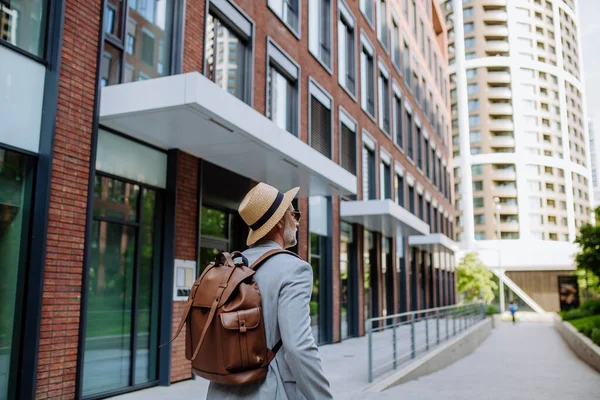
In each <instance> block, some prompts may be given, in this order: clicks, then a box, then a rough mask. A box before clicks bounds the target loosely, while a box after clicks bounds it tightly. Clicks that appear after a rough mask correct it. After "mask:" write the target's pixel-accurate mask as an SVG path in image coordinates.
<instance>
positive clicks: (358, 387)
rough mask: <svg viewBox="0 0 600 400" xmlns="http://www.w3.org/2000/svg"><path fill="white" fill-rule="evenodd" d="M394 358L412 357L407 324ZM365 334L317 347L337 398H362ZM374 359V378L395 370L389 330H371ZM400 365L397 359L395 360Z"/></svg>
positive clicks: (171, 399) (181, 392)
mask: <svg viewBox="0 0 600 400" xmlns="http://www.w3.org/2000/svg"><path fill="white" fill-rule="evenodd" d="M427 329H428V330H429V350H432V349H433V348H435V342H436V341H437V327H436V323H435V320H431V321H429V326H428V327H427ZM425 331H426V326H425V322H423V321H421V322H417V323H415V337H416V342H415V350H416V353H417V358H418V357H420V356H423V355H424V354H425V353H426V341H425ZM446 333H447V334H448V335H450V336H452V335H453V333H454V325H453V321H449V322H448V332H446V320H445V319H443V318H441V319H440V340H441V341H442V343H443V341H444V339H445V335H446ZM457 334H460V321H458V320H457ZM396 335H397V343H398V346H397V358H398V359H401V361H403V362H405V361H409V360H411V341H410V325H404V326H400V327H398V328H397V330H396ZM367 345H368V338H367V336H363V337H360V338H353V339H347V340H344V341H343V342H341V343H336V344H331V345H325V346H321V347H319V354H320V356H321V359H322V360H323V368H324V370H325V375H326V376H327V378H328V379H329V382H330V384H331V391H332V393H333V394H334V396H335V398H336V399H361V398H364V396H365V395H364V394H363V393H362V392H363V390H364V389H365V388H367V387H368V386H369V382H368V375H367V360H368V352H367ZM373 349H374V352H373V363H374V366H375V373H374V378H375V380H378V379H381V378H383V377H385V376H387V375H389V374H391V373H393V372H394V370H393V369H392V364H391V363H392V362H393V361H392V360H393V351H392V332H391V330H389V329H388V330H385V331H383V332H377V333H374V334H373ZM398 365H400V362H399V363H398ZM207 390H208V382H207V381H206V380H204V379H202V378H196V379H195V380H189V381H185V382H180V383H176V384H173V385H171V386H170V387H154V388H151V389H146V390H141V391H137V392H133V393H129V394H126V395H122V396H118V397H114V399H118V400H142V399H143V400H146V399H160V400H181V399H182V398H190V399H191V398H193V399H204V398H205V397H206V392H207Z"/></svg>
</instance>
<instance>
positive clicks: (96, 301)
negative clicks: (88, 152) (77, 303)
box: [82, 175, 163, 397]
mask: <svg viewBox="0 0 600 400" xmlns="http://www.w3.org/2000/svg"><path fill="white" fill-rule="evenodd" d="M162 210H163V193H162V192H161V191H159V190H155V189H152V188H149V187H145V186H143V185H141V184H138V183H133V182H126V181H124V180H121V179H119V178H114V177H109V176H104V175H98V176H96V180H95V187H94V218H93V223H92V237H91V248H90V262H89V282H88V287H87V307H86V311H85V312H86V324H85V325H86V327H85V350H84V357H83V385H82V391H83V396H84V397H90V396H96V395H106V394H110V393H113V392H122V391H127V389H138V388H141V387H145V386H150V385H152V384H155V383H156V381H157V379H158V376H157V373H158V371H157V367H158V358H157V350H158V325H159V303H158V301H159V298H160V290H159V284H160V269H161V257H162V232H163V229H162V221H163V213H162Z"/></svg>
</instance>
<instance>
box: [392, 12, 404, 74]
mask: <svg viewBox="0 0 600 400" xmlns="http://www.w3.org/2000/svg"><path fill="white" fill-rule="evenodd" d="M391 35H392V62H393V63H394V65H396V67H397V68H398V69H400V68H402V65H401V64H400V26H399V25H398V22H396V20H395V19H394V18H392V31H391Z"/></svg>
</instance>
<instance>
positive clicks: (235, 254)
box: [231, 251, 249, 266]
mask: <svg viewBox="0 0 600 400" xmlns="http://www.w3.org/2000/svg"><path fill="white" fill-rule="evenodd" d="M238 257H241V258H242V262H243V263H244V265H246V266H247V265H248V264H249V262H248V259H247V258H246V256H245V255H244V254H242V252H241V251H234V252H233V253H231V258H232V259H234V260H235V259H236V258H238Z"/></svg>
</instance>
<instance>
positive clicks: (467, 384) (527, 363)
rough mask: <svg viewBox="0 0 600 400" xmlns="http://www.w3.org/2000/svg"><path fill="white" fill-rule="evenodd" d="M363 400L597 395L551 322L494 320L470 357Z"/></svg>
mask: <svg viewBox="0 0 600 400" xmlns="http://www.w3.org/2000/svg"><path fill="white" fill-rule="evenodd" d="M363 398H365V399H377V400H384V399H385V400H388V399H411V400H415V399H419V400H427V399H432V400H433V399H435V400H443V399H466V400H471V399H473V400H475V399H478V400H479V399H486V400H495V399H502V400H506V399H511V400H513V399H514V400H519V399H523V400H525V399H527V400H536V399H540V400H542V399H543V400H547V399H561V400H562V399H569V400H580V399H581V400H588V399H589V400H598V399H600V374H599V373H598V372H596V371H595V370H594V369H592V368H591V367H589V366H588V365H587V364H586V363H585V362H583V361H581V360H580V359H579V358H578V357H577V356H576V355H575V354H574V353H573V352H572V351H571V349H570V348H569V347H568V345H567V344H566V343H565V341H564V340H563V339H562V338H561V337H560V335H559V334H558V332H557V331H556V330H555V329H554V327H553V326H552V324H551V323H526V322H521V323H517V324H515V325H513V324H512V323H499V324H497V327H496V329H494V330H493V332H492V334H491V336H490V337H489V338H488V339H487V340H486V341H485V342H483V344H482V345H481V346H480V347H479V348H478V349H477V350H476V351H475V352H473V353H472V354H471V355H469V356H467V357H465V358H463V359H462V360H459V361H457V362H456V363H454V364H453V365H451V366H449V367H447V368H445V369H443V370H440V371H437V372H435V373H433V374H430V375H427V376H424V377H421V378H420V379H417V380H414V381H411V382H408V383H405V384H403V385H399V386H396V387H394V388H392V389H389V390H387V391H385V392H382V393H376V394H370V395H368V396H365V397H363Z"/></svg>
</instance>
